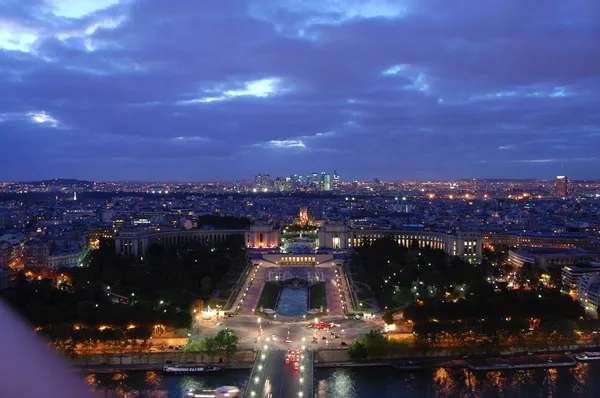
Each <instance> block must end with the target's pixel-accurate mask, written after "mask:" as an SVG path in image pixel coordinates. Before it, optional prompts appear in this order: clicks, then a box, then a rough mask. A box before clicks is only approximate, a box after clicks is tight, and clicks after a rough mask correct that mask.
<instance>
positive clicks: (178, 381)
mask: <svg viewBox="0 0 600 398" xmlns="http://www.w3.org/2000/svg"><path fill="white" fill-rule="evenodd" d="M248 377H249V371H227V372H222V373H220V374H217V375H214V374H211V375H194V376H171V375H169V376H165V375H164V374H162V373H161V372H128V373H118V374H91V375H88V376H87V382H88V384H89V385H90V387H91V388H92V389H93V390H94V391H98V392H100V393H102V394H104V395H106V396H108V397H177V398H181V397H182V395H183V393H184V392H185V391H186V390H188V389H191V388H206V389H209V388H216V387H218V386H223V385H234V386H238V387H240V388H242V389H243V388H245V387H246V383H247V378H248ZM315 396H316V397H318V398H358V397H365V398H370V397H378V398H396V397H397V398H405V397H407V398H408V397H410V398H413V397H419V398H420V397H425V398H430V397H431V398H434V397H436V398H437V397H452V398H454V397H456V398H459V397H460V398H463V397H464V398H467V397H468V398H488V397H491V398H496V397H497V398H512V397H527V398H530V397H531V398H534V397H535V398H540V397H544V398H546V397H552V398H562V397H565V398H567V397H568V398H571V397H573V398H588V397H589V398H596V397H600V364H592V365H583V364H579V365H577V366H576V367H574V368H558V369H550V370H544V369H536V370H512V371H494V372H473V371H470V370H467V369H440V368H438V369H430V370H423V371H418V372H404V371H398V370H395V369H392V368H387V367H366V368H325V369H323V368H319V369H316V370H315Z"/></svg>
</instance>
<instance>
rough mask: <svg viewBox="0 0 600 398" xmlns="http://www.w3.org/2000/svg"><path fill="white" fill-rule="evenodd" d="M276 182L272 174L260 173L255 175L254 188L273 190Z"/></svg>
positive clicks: (260, 190) (264, 190)
mask: <svg viewBox="0 0 600 398" xmlns="http://www.w3.org/2000/svg"><path fill="white" fill-rule="evenodd" d="M274 187H275V184H274V183H273V180H272V179H271V175H270V174H258V175H257V176H255V177H254V189H255V190H256V191H259V192H269V191H273V188H274Z"/></svg>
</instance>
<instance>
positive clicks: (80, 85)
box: [0, 0, 600, 180]
mask: <svg viewBox="0 0 600 398" xmlns="http://www.w3.org/2000/svg"><path fill="white" fill-rule="evenodd" d="M62 1H66V0H49V2H48V3H45V2H43V1H41V0H27V1H18V2H17V1H5V2H2V3H1V4H0V22H2V23H3V25H2V26H5V28H2V27H0V72H2V73H0V92H2V96H0V139H2V142H3V144H4V145H3V148H4V149H5V152H6V153H7V156H3V157H2V158H0V170H2V172H0V178H3V179H19V178H37V177H52V176H56V175H61V176H74V177H81V178H96V179H108V180H116V179H161V180H167V179H170V180H206V179H210V178H237V177H250V176H251V175H252V174H253V173H259V172H269V173H270V174H272V175H280V174H281V175H286V174H290V173H299V174H305V173H307V172H310V171H313V170H319V171H321V170H330V171H333V169H338V170H339V171H340V172H341V173H342V174H343V175H344V176H347V177H348V178H370V177H373V176H379V177H380V178H387V179H413V178H424V179H436V178H460V177H471V176H475V177H486V176H490V177H500V176H514V177H520V176H523V177H551V176H552V175H554V174H556V173H557V172H558V170H561V173H566V172H568V173H569V174H571V175H573V176H574V177H581V178H584V177H585V178H590V177H597V175H596V174H595V170H596V169H597V167H595V166H597V163H598V160H597V158H596V156H597V155H596V154H595V151H594V148H597V147H599V146H600V114H598V113H597V104H598V101H599V99H600V98H599V96H600V90H599V89H600V76H599V72H598V71H600V47H598V45H597V40H598V37H600V23H599V22H600V21H599V20H598V18H599V17H598V15H600V6H599V5H598V2H596V1H594V0H573V1H569V2H564V1H559V0H549V1H545V2H523V1H518V0H492V1H489V2H484V3H482V2H479V1H475V0H470V1H463V2H458V3H457V2H448V1H444V0H421V1H411V0H407V1H391V0H390V1H386V0H371V1H364V2H360V1H350V0H347V1H346V2H340V1H334V0H326V1H300V0H287V1H274V0H273V1H267V0H263V1H258V0H253V1H250V0H248V1H241V0H240V1H238V0H236V1H211V2H204V1H196V0H180V1H176V2H164V1H162V0H127V1H121V2H119V3H118V4H114V3H115V2H114V1H110V0H93V3H92V2H90V3H88V4H92V5H94V7H90V8H89V9H86V12H85V13H82V15H78V16H77V17H73V16H70V15H60V14H56V13H53V12H52V11H51V9H50V8H49V7H48V5H49V4H50V5H54V6H57V5H61V2H62ZM65 4H66V3H65ZM63 5H64V4H63ZM386 71H387V72H386ZM582 143H584V144H582Z"/></svg>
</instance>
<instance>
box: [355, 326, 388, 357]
mask: <svg viewBox="0 0 600 398" xmlns="http://www.w3.org/2000/svg"><path fill="white" fill-rule="evenodd" d="M361 341H362V342H363V344H364V345H365V348H366V350H367V355H368V356H370V357H378V356H382V355H384V354H385V353H386V351H387V347H388V340H387V338H386V337H385V336H384V335H383V334H381V332H379V331H378V330H371V331H370V332H369V333H367V334H366V335H365V336H364V337H363V338H362V339H361Z"/></svg>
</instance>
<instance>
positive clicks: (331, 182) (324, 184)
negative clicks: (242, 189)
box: [252, 171, 342, 192]
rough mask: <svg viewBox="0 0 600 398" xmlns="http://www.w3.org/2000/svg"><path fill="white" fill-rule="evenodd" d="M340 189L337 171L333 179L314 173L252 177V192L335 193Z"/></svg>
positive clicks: (327, 175) (327, 174)
mask: <svg viewBox="0 0 600 398" xmlns="http://www.w3.org/2000/svg"><path fill="white" fill-rule="evenodd" d="M341 187H342V179H341V177H340V175H339V174H338V173H337V171H334V173H333V178H332V175H331V174H330V173H327V172H321V173H320V174H319V173H318V172H316V171H313V172H312V173H310V174H308V175H307V176H306V178H305V177H303V176H301V175H298V174H292V175H291V176H290V177H276V178H275V180H273V179H271V176H270V175H269V174H258V175H256V176H255V177H254V186H253V189H252V190H253V191H254V192H290V191H297V190H301V191H322V192H327V191H336V190H339V189H340V188H341Z"/></svg>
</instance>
